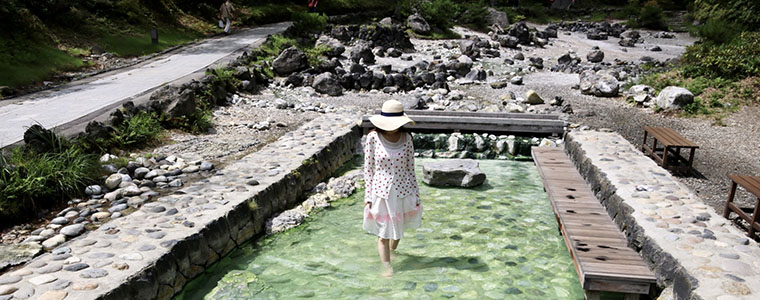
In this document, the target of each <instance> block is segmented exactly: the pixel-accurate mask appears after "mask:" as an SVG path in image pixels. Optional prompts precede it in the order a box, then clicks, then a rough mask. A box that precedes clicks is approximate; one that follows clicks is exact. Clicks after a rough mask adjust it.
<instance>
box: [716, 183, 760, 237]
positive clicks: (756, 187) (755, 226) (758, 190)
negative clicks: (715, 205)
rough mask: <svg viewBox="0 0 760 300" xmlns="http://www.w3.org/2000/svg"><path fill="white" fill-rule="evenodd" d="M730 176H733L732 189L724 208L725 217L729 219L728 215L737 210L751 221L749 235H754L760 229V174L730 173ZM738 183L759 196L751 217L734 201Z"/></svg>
mask: <svg viewBox="0 0 760 300" xmlns="http://www.w3.org/2000/svg"><path fill="white" fill-rule="evenodd" d="M728 178H731V190H730V192H729V193H728V201H726V208H725V209H723V217H725V218H726V219H728V215H729V214H731V212H735V213H736V214H737V215H739V217H741V218H742V219H744V220H745V221H747V222H748V223H749V234H748V235H749V236H750V237H754V234H755V231H760V223H758V216H759V215H760V176H741V175H728ZM737 185H741V186H742V187H743V188H744V189H746V190H747V191H748V192H750V193H751V194H752V195H754V196H755V197H757V202H755V208H754V209H753V212H752V216H751V217H750V216H749V215H747V214H746V213H744V211H743V210H742V209H741V208H740V207H738V206H736V204H734V203H733V202H734V196H735V195H736V186H737Z"/></svg>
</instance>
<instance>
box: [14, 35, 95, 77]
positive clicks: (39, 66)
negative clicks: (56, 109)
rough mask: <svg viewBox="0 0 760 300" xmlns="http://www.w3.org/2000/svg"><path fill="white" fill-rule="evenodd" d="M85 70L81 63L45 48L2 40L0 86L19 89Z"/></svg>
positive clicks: (83, 64)
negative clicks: (67, 73)
mask: <svg viewBox="0 0 760 300" xmlns="http://www.w3.org/2000/svg"><path fill="white" fill-rule="evenodd" d="M82 66H85V63H84V62H83V61H82V59H80V58H77V57H73V56H71V55H69V54H67V53H66V51H62V50H59V49H57V48H55V47H53V46H50V45H46V44H37V43H34V42H18V41H14V40H0V86H9V87H18V86H23V85H28V84H32V83H35V82H41V81H43V80H48V79H50V78H51V77H52V76H53V75H55V74H57V73H60V72H65V71H71V70H76V69H78V68H81V67H82Z"/></svg>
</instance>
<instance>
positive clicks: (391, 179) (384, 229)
mask: <svg viewBox="0 0 760 300" xmlns="http://www.w3.org/2000/svg"><path fill="white" fill-rule="evenodd" d="M364 181H365V185H366V191H365V196H364V202H371V203H372V208H371V209H370V207H369V205H365V206H364V223H363V227H364V229H365V230H366V231H367V232H369V233H372V234H374V235H377V236H378V237H381V238H384V239H394V240H399V239H401V238H402V237H403V236H404V229H409V228H417V227H419V226H420V225H421V223H422V204H421V203H420V196H419V189H418V187H417V178H416V176H415V174H414V146H413V145H412V137H411V135H409V134H408V133H404V134H403V135H402V136H401V138H400V139H399V140H398V141H397V142H395V143H392V142H390V141H388V140H386V139H385V138H383V136H382V135H381V134H378V133H377V132H375V131H373V132H370V133H369V134H368V135H367V140H366V142H365V145H364Z"/></svg>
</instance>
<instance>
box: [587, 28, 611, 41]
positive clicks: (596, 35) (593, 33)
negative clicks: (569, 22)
mask: <svg viewBox="0 0 760 300" xmlns="http://www.w3.org/2000/svg"><path fill="white" fill-rule="evenodd" d="M586 38H587V39H589V40H597V41H602V40H606V39H607V33H606V32H603V31H599V30H596V29H594V30H589V31H588V32H587V33H586Z"/></svg>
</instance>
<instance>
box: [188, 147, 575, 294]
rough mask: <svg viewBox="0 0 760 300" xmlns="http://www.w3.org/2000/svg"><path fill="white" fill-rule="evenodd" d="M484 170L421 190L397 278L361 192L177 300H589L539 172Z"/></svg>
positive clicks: (228, 263)
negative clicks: (416, 222) (365, 220)
mask: <svg viewBox="0 0 760 300" xmlns="http://www.w3.org/2000/svg"><path fill="white" fill-rule="evenodd" d="M426 161H432V160H430V159H418V160H417V176H418V179H421V178H422V177H421V176H422V175H421V171H422V164H423V163H424V162H426ZM479 162H480V167H481V169H482V170H483V171H484V172H485V173H486V174H487V177H488V179H487V180H486V183H485V184H484V185H483V186H480V187H477V188H474V189H454V188H433V187H429V186H427V185H425V184H423V183H420V195H421V197H422V203H423V221H422V222H423V224H422V227H421V228H418V229H412V230H407V232H406V233H405V236H404V239H402V240H401V242H400V245H399V248H398V254H397V255H396V257H395V258H394V259H393V261H392V264H393V267H394V270H395V274H394V276H393V277H392V278H385V277H382V276H381V264H380V259H379V257H378V253H377V239H376V237H374V236H372V235H369V234H367V233H364V232H363V230H362V227H361V224H362V212H363V205H362V204H363V203H362V199H363V192H357V193H355V194H354V195H353V196H351V197H349V198H347V199H342V200H338V201H336V202H333V206H332V207H330V208H328V209H325V210H323V211H320V212H314V213H312V215H311V218H310V219H309V220H308V221H307V222H306V223H305V224H303V225H301V226H299V227H297V228H294V229H291V230H289V231H287V232H284V233H280V234H276V235H272V236H268V237H264V238H261V239H259V240H257V241H252V242H250V243H247V244H246V245H243V246H242V247H240V248H238V249H236V250H234V251H233V252H232V253H231V254H230V255H229V256H227V257H225V258H224V259H223V260H222V261H220V262H219V263H217V264H216V265H214V266H213V267H212V268H210V269H209V270H208V271H207V272H206V273H205V274H204V275H203V276H201V277H200V278H198V279H195V280H193V281H191V283H190V284H189V285H188V286H187V288H185V290H184V291H183V292H182V294H180V295H179V296H178V297H177V299H294V298H311V299H443V298H456V299H584V297H583V290H582V289H581V286H580V283H579V282H578V278H577V275H576V273H575V269H574V268H573V263H572V261H571V259H570V256H569V254H568V252H567V249H566V247H565V244H564V241H563V240H562V236H561V235H559V233H558V231H557V225H556V222H555V219H554V215H553V214H552V210H551V206H550V204H549V201H548V199H547V197H546V194H545V193H544V191H543V188H542V185H541V179H540V177H539V175H538V172H537V170H536V168H535V166H534V165H533V163H532V162H517V161H495V160H481V161H479Z"/></svg>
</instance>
